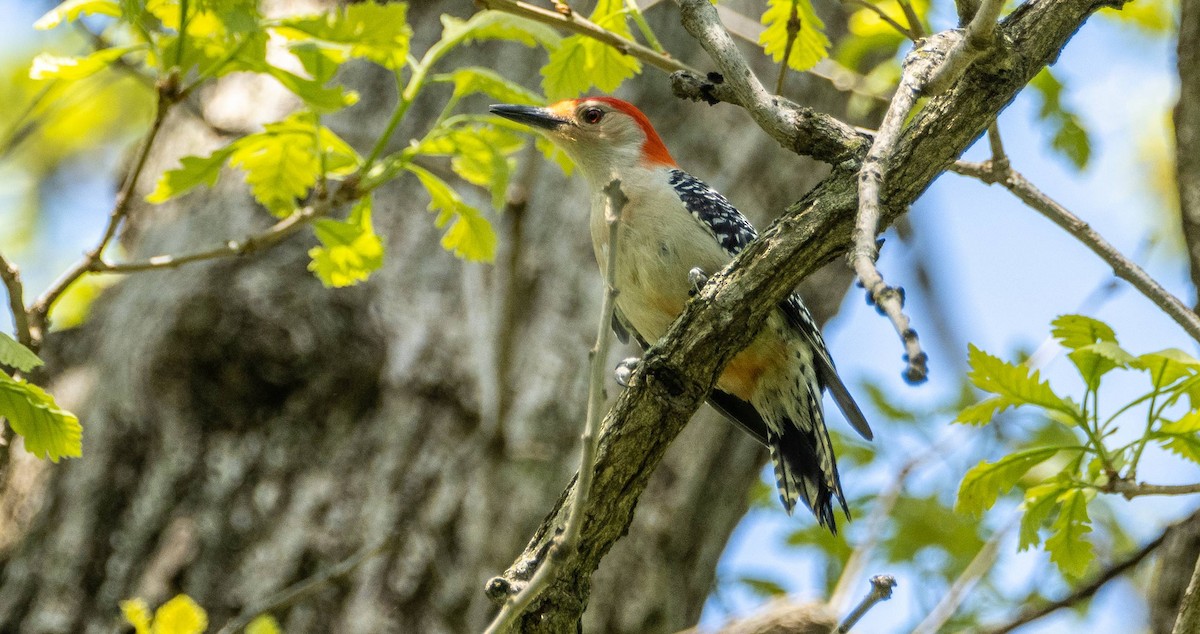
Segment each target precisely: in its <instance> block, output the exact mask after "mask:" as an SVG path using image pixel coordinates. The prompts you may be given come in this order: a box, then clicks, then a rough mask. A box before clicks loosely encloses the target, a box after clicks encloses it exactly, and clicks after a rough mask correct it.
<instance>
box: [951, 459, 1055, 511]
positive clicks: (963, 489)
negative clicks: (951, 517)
mask: <svg viewBox="0 0 1200 634" xmlns="http://www.w3.org/2000/svg"><path fill="white" fill-rule="evenodd" d="M1061 449H1062V448H1061V447H1037V448H1034V449H1026V450H1024V451H1018V452H1016V453H1013V454H1009V455H1007V456H1005V457H1003V458H1001V459H1000V460H997V461H996V462H980V463H979V464H977V465H975V466H974V467H971V469H970V470H969V471H967V473H966V475H964V476H963V479H962V483H961V484H960V485H959V487H958V501H957V502H956V503H955V505H954V510H955V511H957V512H959V513H971V514H973V515H977V516H978V515H982V514H983V512H984V511H986V510H988V509H990V508H992V505H993V504H995V503H996V497H997V496H998V495H1000V494H1001V493H1005V492H1007V491H1008V490H1009V489H1012V488H1013V486H1015V485H1016V484H1017V482H1018V481H1019V480H1020V479H1021V477H1022V476H1024V475H1025V473H1026V472H1027V471H1029V470H1030V469H1032V468H1033V467H1035V466H1037V465H1038V464H1041V463H1042V462H1045V461H1046V460H1049V459H1050V457H1051V456H1053V455H1054V454H1056V453H1058V452H1059V451H1060V450H1061Z"/></svg>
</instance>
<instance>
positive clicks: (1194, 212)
mask: <svg viewBox="0 0 1200 634" xmlns="http://www.w3.org/2000/svg"><path fill="white" fill-rule="evenodd" d="M1197 41H1200V0H1182V2H1181V4H1180V16H1179V39H1178V42H1179V45H1178V48H1177V51H1178V59H1177V62H1178V68H1179V102H1178V103H1177V104H1176V105H1175V117H1174V119H1175V120H1174V123H1175V183H1176V186H1177V187H1178V189H1179V210H1180V216H1181V220H1182V223H1183V240H1184V244H1185V245H1186V248H1187V256H1188V257H1187V260H1188V265H1189V268H1190V270H1191V276H1192V284H1193V285H1194V286H1195V287H1196V289H1197V291H1198V292H1200V49H1197V47H1196V42H1197ZM1195 301H1196V304H1195V305H1196V306H1200V295H1198V296H1197V299H1196V300H1195ZM1158 557H1159V564H1158V567H1159V569H1158V574H1156V575H1155V577H1154V579H1155V583H1154V588H1153V592H1152V594H1151V596H1150V622H1151V631H1152V632H1155V633H1156V634H1167V633H1169V632H1170V631H1171V629H1172V628H1173V627H1174V625H1175V618H1176V616H1177V615H1178V614H1179V608H1180V600H1181V598H1182V597H1183V594H1184V591H1185V590H1186V589H1187V585H1188V581H1189V580H1190V579H1191V577H1192V571H1193V570H1194V569H1195V568H1196V560H1197V557H1200V516H1193V517H1192V519H1190V520H1188V524H1187V525H1185V526H1182V527H1180V530H1176V531H1173V532H1172V534H1171V537H1170V538H1169V539H1168V540H1167V541H1166V542H1165V543H1164V544H1163V547H1162V548H1161V549H1160V550H1159V555H1158Z"/></svg>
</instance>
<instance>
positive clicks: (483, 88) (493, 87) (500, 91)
mask: <svg viewBox="0 0 1200 634" xmlns="http://www.w3.org/2000/svg"><path fill="white" fill-rule="evenodd" d="M434 80H435V81H441V82H453V83H454V97H455V98H462V97H465V96H467V95H473V94H475V93H483V94H485V95H487V96H489V97H492V98H493V99H496V100H497V101H501V102H503V103H515V104H527V105H538V104H543V103H545V102H546V100H545V99H543V98H542V96H541V95H539V94H537V93H535V92H533V91H532V90H529V89H527V88H525V87H524V86H521V85H520V84H517V83H516V82H513V81H510V80H508V79H506V78H505V77H503V76H501V75H500V74H499V73H497V72H495V71H493V70H489V69H487V68H479V67H477V66H468V67H466V68H459V69H457V70H455V71H454V72H453V73H449V74H445V75H438V76H436V77H434Z"/></svg>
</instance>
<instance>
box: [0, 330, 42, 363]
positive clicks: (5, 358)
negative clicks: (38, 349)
mask: <svg viewBox="0 0 1200 634" xmlns="http://www.w3.org/2000/svg"><path fill="white" fill-rule="evenodd" d="M0 365H7V366H8V367H10V368H16V369H17V370H19V371H21V372H28V371H30V370H32V369H34V368H36V367H38V366H39V365H42V360H41V359H39V358H38V356H37V355H36V354H34V353H33V351H32V350H30V349H29V348H26V347H25V346H23V345H21V343H20V342H18V341H17V340H16V339H13V338H12V337H10V336H9V335H8V333H4V332H0Z"/></svg>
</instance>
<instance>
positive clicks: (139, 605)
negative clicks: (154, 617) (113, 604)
mask: <svg viewBox="0 0 1200 634" xmlns="http://www.w3.org/2000/svg"><path fill="white" fill-rule="evenodd" d="M120 605H121V615H122V616H124V617H125V622H126V623H129V624H130V625H132V626H133V631H134V633H135V634H150V606H148V605H146V602H145V601H143V600H141V599H127V600H125V601H122V602H121V604H120Z"/></svg>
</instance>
